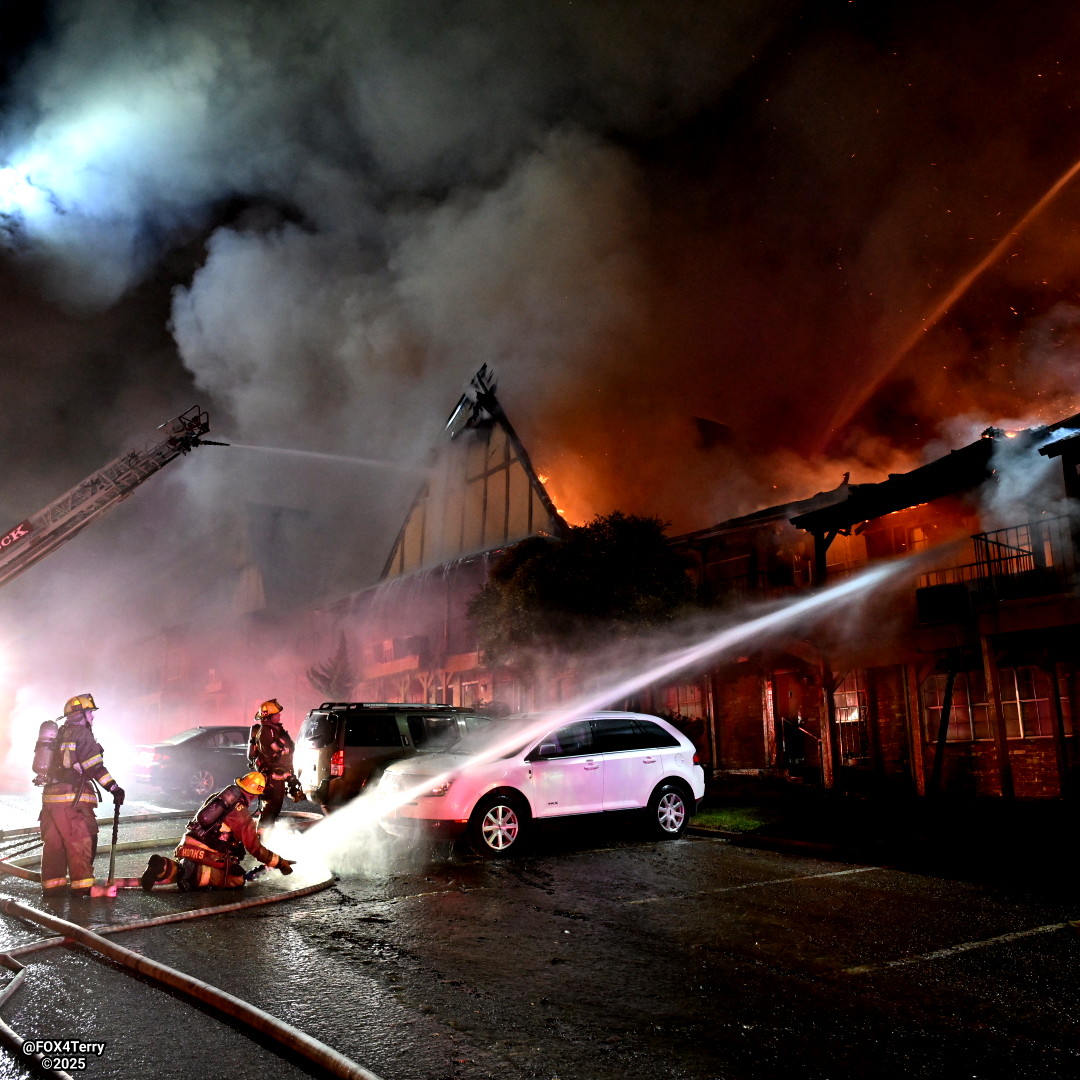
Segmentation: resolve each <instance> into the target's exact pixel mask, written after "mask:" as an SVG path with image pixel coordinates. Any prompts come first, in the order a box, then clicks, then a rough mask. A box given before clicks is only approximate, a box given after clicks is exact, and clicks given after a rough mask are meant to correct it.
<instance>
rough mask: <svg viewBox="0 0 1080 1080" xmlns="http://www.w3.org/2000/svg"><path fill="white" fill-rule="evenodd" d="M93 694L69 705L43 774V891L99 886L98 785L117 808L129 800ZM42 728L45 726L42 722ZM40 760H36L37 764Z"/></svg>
mask: <svg viewBox="0 0 1080 1080" xmlns="http://www.w3.org/2000/svg"><path fill="white" fill-rule="evenodd" d="M95 709H97V705H96V704H95V703H94V697H93V695H92V694H79V695H77V696H76V697H73V698H69V699H68V701H67V704H65V705H64V715H63V717H62V718H61V721H62V722H61V726H60V729H59V731H58V732H57V734H56V740H55V743H54V745H53V749H52V753H51V760H50V761H49V762H48V764H47V765H45V763H44V762H41V763H40V764H41V765H43V766H45V767H44V768H43V769H42V772H41V773H40V781H41V782H42V783H43V791H42V796H41V839H42V842H43V843H44V845H45V847H44V850H43V852H42V855H41V890H42V892H43V893H46V894H49V893H53V894H55V893H58V892H60V891H61V890H63V889H69V890H70V892H71V893H72V895H80V896H88V895H89V894H90V888H91V886H92V885H93V884H94V856H95V855H96V854H97V838H98V827H97V816H96V813H95V811H96V809H97V804H98V793H97V786H100V787H102V788H104V789H105V790H106V791H108V792H109V793H110V794H111V795H112V797H113V802H114V803H115V804H116V806H121V805H122V804H123V802H124V789H123V788H122V787H121V786H120V785H119V784H118V783H117V782H116V781H115V780H114V779H113V778H112V777H111V776H110V775H109V770H108V769H107V768H105V762H104V761H103V760H102V749H101V747H100V745H98V743H97V741H96V740H95V739H94V732H93V730H92V729H91V724H92V722H93V719H94V710H95ZM42 726H43V727H44V726H45V725H42ZM38 766H39V762H38V761H37V759H36V758H35V762H34V768H35V769H37V768H38Z"/></svg>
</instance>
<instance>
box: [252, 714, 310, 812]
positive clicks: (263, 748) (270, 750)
mask: <svg viewBox="0 0 1080 1080" xmlns="http://www.w3.org/2000/svg"><path fill="white" fill-rule="evenodd" d="M283 711H284V710H283V709H282V706H281V703H280V702H279V701H278V700H277V698H271V699H270V700H269V701H264V702H263V703H262V704H261V705H260V706H259V711H258V712H257V713H256V714H255V719H254V721H253V722H252V725H251V733H250V735H249V736H248V766H249V768H252V769H254V770H255V771H256V772H261V773H262V774H263V778H264V779H265V780H266V790H265V792H264V794H263V798H262V810H261V812H260V813H259V832H260V833H265V832H266V831H267V830H268V829H269V828H270V826H271V825H273V824H274V822H275V821H277V819H278V815H279V814H280V813H281V804H282V803H283V802H284V801H285V791H286V789H288V792H289V794H290V795H291V796H292V798H293V800H294V801H295V802H300V801H301V800H302V799H303V797H304V793H303V791H302V790H301V788H300V781H299V780H297V778H296V776H295V775H294V773H293V740H292V736H291V735H290V734H289V733H288V732H287V731H286V730H285V725H284V724H283V723H282V720H281V714H282V712H283Z"/></svg>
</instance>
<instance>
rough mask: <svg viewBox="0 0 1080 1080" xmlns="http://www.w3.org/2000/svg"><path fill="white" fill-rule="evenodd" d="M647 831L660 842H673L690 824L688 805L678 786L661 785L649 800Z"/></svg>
mask: <svg viewBox="0 0 1080 1080" xmlns="http://www.w3.org/2000/svg"><path fill="white" fill-rule="evenodd" d="M648 813H649V829H650V831H651V832H652V834H653V835H654V836H657V837H659V838H660V839H661V840H674V839H675V838H676V837H678V836H682V834H683V833H684V832H685V831H686V826H687V825H689V824H690V804H689V803H688V802H687V799H686V792H685V791H684V790H683V789H682V788H681V787H679V785H678V784H661V785H660V786H659V787H658V788H657V789H656V790H655V791H654V792H653V796H652V798H651V799H650V800H649V811H648Z"/></svg>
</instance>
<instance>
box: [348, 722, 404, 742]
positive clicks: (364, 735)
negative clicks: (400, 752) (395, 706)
mask: <svg viewBox="0 0 1080 1080" xmlns="http://www.w3.org/2000/svg"><path fill="white" fill-rule="evenodd" d="M345 725H346V726H345V742H346V744H347V745H349V746H400V745H401V736H400V735H399V734H398V727H397V720H396V719H395V718H394V717H393V716H363V715H360V716H350V717H349V718H348V720H346V722H345Z"/></svg>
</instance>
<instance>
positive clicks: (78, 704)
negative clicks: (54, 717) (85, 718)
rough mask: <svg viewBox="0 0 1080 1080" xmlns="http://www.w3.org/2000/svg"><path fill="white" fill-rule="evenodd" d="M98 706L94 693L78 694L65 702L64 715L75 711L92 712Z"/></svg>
mask: <svg viewBox="0 0 1080 1080" xmlns="http://www.w3.org/2000/svg"><path fill="white" fill-rule="evenodd" d="M96 708H97V705H95V704H94V695H93V694H76V695H75V697H73V698H68V699H67V701H66V702H65V703H64V715H65V716H70V715H71V714H72V713H73V712H90V711H92V710H93V709H96Z"/></svg>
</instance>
